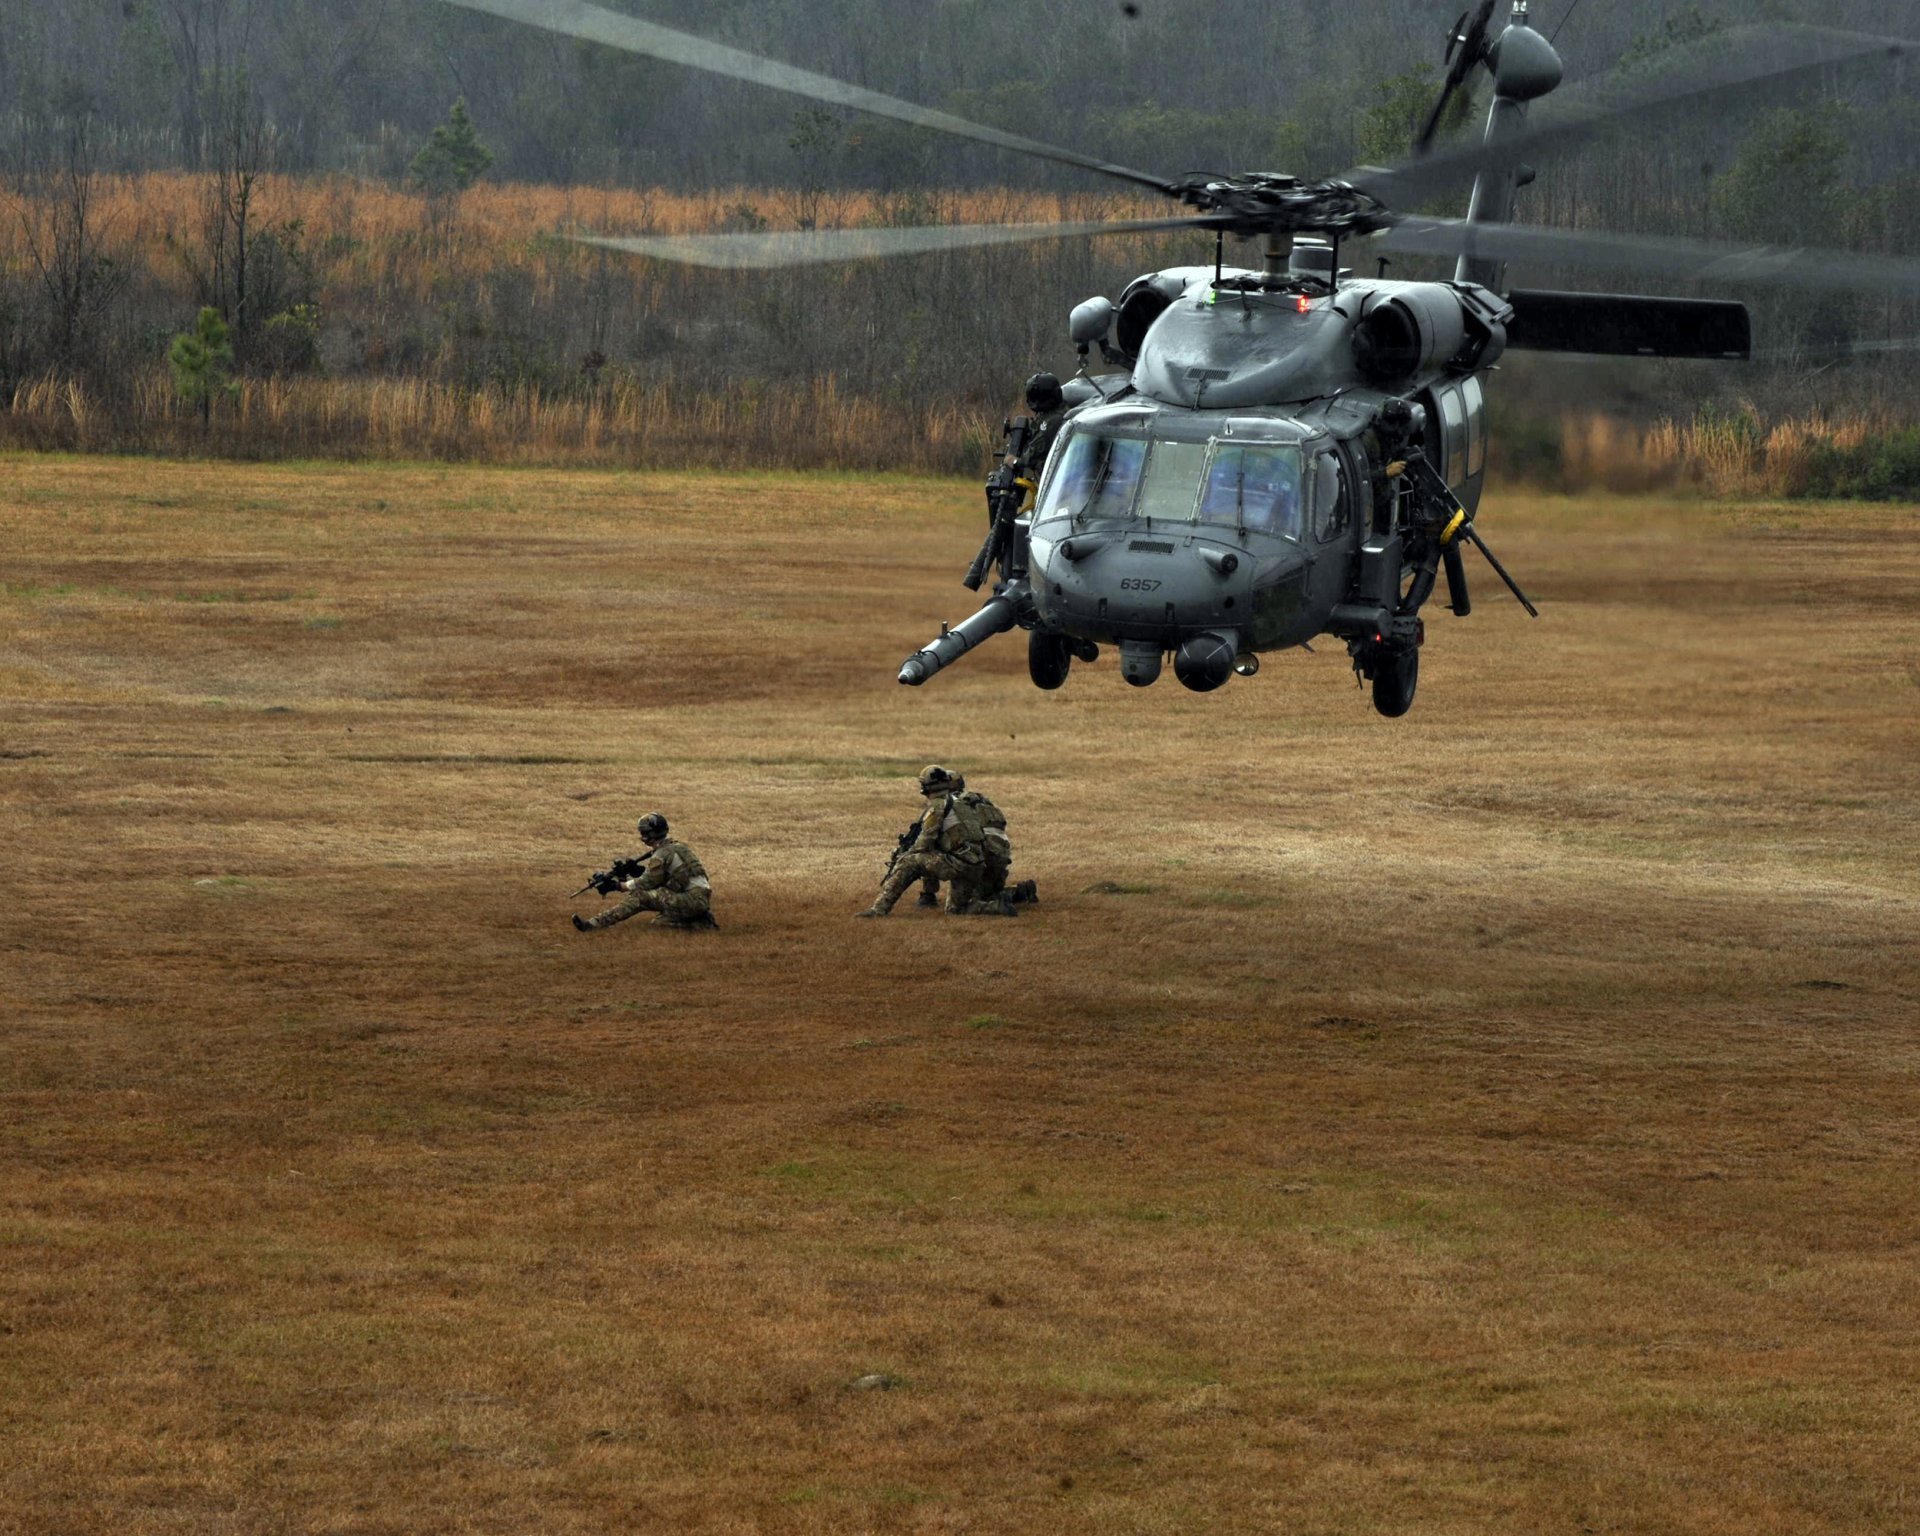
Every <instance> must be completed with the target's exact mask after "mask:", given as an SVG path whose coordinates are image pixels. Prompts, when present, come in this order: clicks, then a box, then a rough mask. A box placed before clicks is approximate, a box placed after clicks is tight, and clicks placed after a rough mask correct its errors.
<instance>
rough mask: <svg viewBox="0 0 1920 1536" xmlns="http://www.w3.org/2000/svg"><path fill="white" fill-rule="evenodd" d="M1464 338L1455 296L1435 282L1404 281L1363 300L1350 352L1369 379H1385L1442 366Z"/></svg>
mask: <svg viewBox="0 0 1920 1536" xmlns="http://www.w3.org/2000/svg"><path fill="white" fill-rule="evenodd" d="M1466 343H1467V316H1466V312H1465V309H1464V308H1463V306H1462V305H1461V302H1460V299H1459V297H1458V296H1457V295H1456V294H1455V293H1453V292H1452V291H1451V290H1449V289H1446V288H1443V287H1440V286H1439V285H1438V284H1431V285H1429V284H1421V285H1418V286H1414V285H1409V286H1408V287H1407V288H1405V289H1403V290H1402V291H1401V292H1399V293H1395V294H1392V295H1382V296H1380V297H1378V298H1376V299H1375V300H1374V302H1373V303H1371V304H1369V305H1368V306H1367V312H1366V313H1365V314H1364V315H1362V316H1361V317H1360V323H1359V324H1358V325H1357V326H1355V327H1354V332H1353V355H1354V361H1355V362H1357V363H1358V364H1359V365H1360V371H1361V373H1363V374H1364V375H1366V378H1367V380H1368V382H1369V383H1372V384H1376V385H1385V384H1392V383H1395V382H1397V381H1399V380H1402V379H1410V378H1413V377H1415V376H1416V375H1419V374H1423V373H1431V372H1433V371H1435V370H1437V369H1440V368H1444V367H1445V366H1447V365H1448V364H1449V363H1452V362H1454V361H1455V360H1456V359H1458V358H1459V357H1460V354H1461V352H1462V350H1463V349H1464V348H1465V346H1466Z"/></svg>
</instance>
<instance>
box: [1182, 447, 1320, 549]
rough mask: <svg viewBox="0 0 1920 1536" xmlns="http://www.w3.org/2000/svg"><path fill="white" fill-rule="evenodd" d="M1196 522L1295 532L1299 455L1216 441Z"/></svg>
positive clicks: (1287, 533)
mask: <svg viewBox="0 0 1920 1536" xmlns="http://www.w3.org/2000/svg"><path fill="white" fill-rule="evenodd" d="M1200 521H1201V522H1203V523H1219V524H1224V525H1225V526H1227V527H1229V528H1249V529H1252V530H1253V531H1254V532H1256V533H1277V534H1279V535H1280V536H1281V537H1283V538H1288V539H1297V538H1299V537H1300V454H1299V452H1298V450H1296V449H1293V448H1283V447H1277V446H1274V445H1271V444H1262V443H1247V444H1234V443H1219V444H1216V445H1215V447H1214V450H1213V462H1212V464H1211V465H1210V466H1209V467H1208V469H1207V484H1206V489H1205V491H1204V492H1203V493H1202V496H1201V500H1200Z"/></svg>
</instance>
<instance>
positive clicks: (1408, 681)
mask: <svg viewBox="0 0 1920 1536" xmlns="http://www.w3.org/2000/svg"><path fill="white" fill-rule="evenodd" d="M1419 686H1420V651H1419V648H1418V647H1417V646H1411V645H1410V646H1407V647H1406V648H1405V649H1395V650H1386V651H1382V652H1381V653H1380V658H1379V660H1378V661H1376V662H1375V663H1374V668H1373V707H1374V708H1375V709H1377V710H1379V711H1380V713H1381V714H1383V715H1385V716H1386V717H1387V718H1388V719H1389V720H1398V719H1399V718H1400V717H1401V716H1402V715H1404V714H1405V713H1406V712H1407V711H1408V710H1410V709H1412V708H1413V694H1414V690H1415V689H1416V688H1418V687H1419Z"/></svg>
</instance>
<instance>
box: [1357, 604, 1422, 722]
mask: <svg viewBox="0 0 1920 1536" xmlns="http://www.w3.org/2000/svg"><path fill="white" fill-rule="evenodd" d="M1403 631H1404V632H1403ZM1426 638H1427V626H1426V625H1425V624H1424V623H1423V622H1421V621H1420V620H1418V619H1415V620H1413V621H1412V622H1411V623H1406V622H1405V621H1401V622H1400V623H1396V625H1395V626H1394V632H1393V633H1391V634H1386V635H1372V636H1369V637H1368V638H1367V639H1365V640H1355V641H1353V642H1351V644H1350V645H1349V650H1350V651H1351V652H1352V655H1353V670H1354V673H1355V675H1356V676H1358V677H1362V678H1365V679H1367V680H1368V681H1369V682H1371V683H1372V684H1373V707H1374V708H1375V709H1377V710H1378V711H1379V712H1380V713H1381V714H1383V715H1385V716H1386V717H1387V718H1388V719H1389V720H1398V719H1399V718H1400V717H1401V716H1402V715H1404V714H1405V713H1406V712H1407V711H1408V710H1410V709H1412V708H1413V696H1414V693H1415V692H1416V691H1417V690H1418V688H1419V686H1420V647H1421V646H1422V645H1423V644H1424V643H1425V642H1426Z"/></svg>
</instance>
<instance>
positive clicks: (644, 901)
mask: <svg viewBox="0 0 1920 1536" xmlns="http://www.w3.org/2000/svg"><path fill="white" fill-rule="evenodd" d="M638 830H639V833H640V841H641V842H643V843H645V844H646V845H647V853H646V856H645V857H644V858H642V859H640V860H639V861H638V864H639V872H638V873H637V874H634V875H632V876H631V877H629V878H627V879H625V880H623V881H622V882H621V883H620V886H619V887H618V888H619V889H622V890H624V891H625V892H626V893H627V894H626V896H625V897H624V898H623V899H622V900H621V902H620V904H619V905H618V906H613V907H608V908H607V910H606V911H604V912H602V913H600V914H599V915H598V916H596V917H590V918H585V919H582V918H581V917H579V916H577V915H576V916H575V917H574V920H573V926H574V927H576V928H578V929H579V930H580V931H581V932H582V933H590V932H592V931H593V930H594V929H596V928H611V927H612V926H613V925H614V924H615V923H624V922H625V921H626V920H627V919H628V918H630V917H633V916H635V915H637V914H638V913H641V912H657V913H659V914H660V915H659V916H658V917H657V918H655V919H654V926H655V927H656V928H718V927H719V926H720V925H719V924H718V923H716V922H715V921H714V920H713V888H712V886H711V884H710V883H709V882H708V880H707V872H706V869H705V868H704V867H703V866H702V865H701V863H700V861H699V860H698V859H696V858H695V857H694V856H693V850H692V849H691V848H689V847H688V846H687V845H686V844H685V843H677V842H674V841H673V840H672V839H671V838H669V837H668V836H667V818H666V817H664V816H661V815H659V814H657V813H656V814H652V815H647V816H642V817H641V818H640V824H639V828H638Z"/></svg>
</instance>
